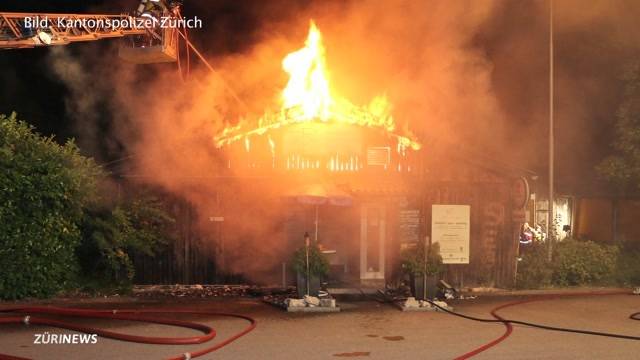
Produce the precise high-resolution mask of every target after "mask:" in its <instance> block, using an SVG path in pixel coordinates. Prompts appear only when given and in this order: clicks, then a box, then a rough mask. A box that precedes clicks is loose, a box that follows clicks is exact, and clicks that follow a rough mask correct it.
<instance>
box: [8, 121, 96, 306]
mask: <svg viewBox="0 0 640 360" xmlns="http://www.w3.org/2000/svg"><path fill="white" fill-rule="evenodd" d="M0 169H2V171H0V269H2V270H1V271H0V298H4V299H18V298H24V297H46V296H50V295H52V294H54V293H56V292H57V291H59V290H61V289H63V288H65V287H67V286H68V285H70V281H71V280H72V279H73V278H74V276H75V272H76V270H77V262H76V258H75V255H74V250H75V248H76V246H77V245H78V243H79V242H80V230H79V224H80V222H81V220H82V209H83V207H84V206H85V205H86V204H87V203H89V202H91V201H93V200H94V199H95V195H96V179H98V177H99V176H100V175H101V174H102V172H101V170H100V168H99V167H98V166H97V165H95V163H94V162H93V160H91V159H89V158H86V157H84V156H82V155H80V153H79V150H78V148H77V147H76V145H75V144H74V143H73V142H68V143H66V144H65V145H59V144H58V143H56V142H55V141H54V140H53V138H52V137H43V136H40V135H39V134H37V133H35V132H34V131H33V128H32V127H31V126H29V125H28V124H26V123H25V122H22V121H19V120H17V119H16V118H15V114H14V115H11V116H10V117H6V116H4V115H0Z"/></svg>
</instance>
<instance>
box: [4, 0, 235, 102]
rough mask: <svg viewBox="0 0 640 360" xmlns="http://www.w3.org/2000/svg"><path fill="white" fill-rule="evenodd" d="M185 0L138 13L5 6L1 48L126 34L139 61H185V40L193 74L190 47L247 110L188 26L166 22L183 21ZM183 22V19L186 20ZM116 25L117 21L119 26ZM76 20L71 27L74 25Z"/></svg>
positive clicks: (160, 2) (155, 2)
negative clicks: (12, 9) (14, 9)
mask: <svg viewBox="0 0 640 360" xmlns="http://www.w3.org/2000/svg"><path fill="white" fill-rule="evenodd" d="M181 9H182V1H181V0H140V3H139V5H138V8H137V9H136V11H135V13H134V14H133V15H129V14H119V15H104V14H46V13H11V12H2V11H0V50H2V49H23V48H34V47H41V46H54V45H67V44H71V43H75V42H82V41H95V40H100V39H109V38H126V40H127V41H126V42H125V43H124V44H123V45H121V46H120V48H119V51H118V54H119V56H120V58H122V59H124V60H126V61H129V62H132V63H136V64H151V63H161V62H177V63H178V70H179V72H180V75H181V76H182V70H181V65H180V52H179V49H180V39H182V40H183V42H184V44H185V49H186V74H187V75H188V74H189V50H191V51H192V52H193V53H194V54H195V55H196V56H197V57H198V58H199V59H200V60H201V61H202V63H203V64H204V65H205V66H206V67H207V69H209V71H211V72H212V73H213V74H215V75H216V76H217V77H218V78H219V79H220V80H221V81H222V83H223V84H224V86H225V88H226V89H227V91H228V92H229V94H230V95H231V96H232V97H233V98H234V99H235V100H236V101H237V102H238V103H239V104H240V105H241V107H242V108H243V109H244V110H247V106H246V104H245V103H244V102H243V101H242V100H241V99H240V97H239V96H238V95H237V94H236V92H235V91H234V90H233V89H232V88H231V87H230V86H229V84H228V83H227V82H226V81H224V79H222V77H221V76H220V75H219V74H218V73H217V72H216V71H215V70H214V69H213V67H212V66H211V64H209V62H208V61H207V59H205V57H204V56H203V55H202V54H201V53H200V51H198V49H196V47H195V46H194V45H193V44H192V43H191V42H190V41H189V39H188V36H187V29H186V28H185V27H184V26H162V25H163V23H164V22H163V21H162V20H166V19H169V20H172V21H169V22H174V21H175V23H178V24H181V22H180V21H179V20H183V18H182V14H181ZM182 23H184V22H182ZM114 24H116V25H117V26H114ZM70 25H71V26H70Z"/></svg>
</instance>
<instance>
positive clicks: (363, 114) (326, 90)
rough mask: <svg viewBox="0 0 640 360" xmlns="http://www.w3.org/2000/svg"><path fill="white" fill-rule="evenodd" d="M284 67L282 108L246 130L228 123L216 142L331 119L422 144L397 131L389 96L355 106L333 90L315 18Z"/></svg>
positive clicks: (413, 145) (405, 144)
mask: <svg viewBox="0 0 640 360" xmlns="http://www.w3.org/2000/svg"><path fill="white" fill-rule="evenodd" d="M282 68H283V69H284V71H286V72H287V73H288V74H289V82H288V83H287V86H286V87H285V88H284V90H283V91H282V97H281V100H282V104H281V108H280V111H279V112H275V113H274V112H267V113H265V115H263V116H262V117H261V118H260V119H259V120H258V126H257V128H254V129H252V130H248V131H247V130H243V128H244V124H242V123H240V124H238V125H236V126H232V127H227V128H226V129H224V130H223V132H222V133H221V134H220V135H219V136H217V137H216V138H215V140H216V145H217V146H223V145H225V144H230V143H233V142H235V141H238V140H241V139H243V138H245V140H246V139H248V138H249V137H250V136H252V135H262V134H264V133H265V132H267V131H269V130H272V129H276V128H279V127H281V126H283V125H287V124H292V123H296V122H302V121H323V122H329V121H332V122H340V123H347V124H354V125H360V126H367V127H373V128H381V129H383V130H384V131H386V132H387V134H388V135H389V136H390V137H393V138H396V139H397V141H398V146H399V147H403V148H412V149H414V150H417V149H419V148H420V144H419V143H417V142H416V141H414V140H412V139H410V138H409V137H407V136H402V135H398V134H396V133H395V130H396V125H395V122H394V120H393V117H392V116H391V104H390V103H389V101H388V99H387V97H386V96H377V97H375V98H374V99H373V100H372V101H371V103H369V105H368V106H356V105H354V104H352V103H351V102H349V101H348V100H346V99H344V98H341V97H339V96H337V95H335V94H332V93H331V87H330V84H329V73H328V71H327V65H326V58H325V49H324V46H323V44H322V34H321V33H320V30H319V29H318V27H317V26H316V24H315V23H314V22H313V20H312V21H311V23H310V26H309V35H308V36H307V40H306V41H305V46H304V47H303V48H302V49H299V50H296V51H294V52H292V53H289V54H288V55H287V56H286V57H285V58H284V60H283V61H282Z"/></svg>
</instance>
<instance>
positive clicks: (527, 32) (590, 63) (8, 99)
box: [0, 0, 640, 181]
mask: <svg viewBox="0 0 640 360" xmlns="http://www.w3.org/2000/svg"><path fill="white" fill-rule="evenodd" d="M185 3H186V4H185V6H184V9H183V14H185V15H187V16H193V15H195V14H197V15H198V17H200V18H202V19H203V23H204V28H203V29H201V30H198V31H197V32H192V40H193V42H194V43H195V44H196V46H198V47H199V48H200V49H201V50H202V51H203V53H205V54H206V55H207V56H208V57H216V56H224V55H227V54H233V53H241V52H243V51H244V50H245V49H246V48H247V47H249V46H251V45H252V44H253V43H254V42H255V41H256V39H257V38H258V37H257V33H258V31H260V26H261V23H262V21H263V20H264V19H265V18H269V19H270V21H274V19H275V20H276V21H282V22H286V20H287V18H288V17H289V16H295V14H296V12H297V11H299V10H301V9H304V8H305V7H307V6H309V3H310V2H309V1H258V0H255V1H237V0H229V1H204V0H202V1H196V0H192V1H189V0H187V1H185ZM535 3H536V2H535V1H499V2H498V4H499V6H497V7H496V9H497V10H496V11H494V12H493V13H492V15H491V17H490V19H489V21H487V22H486V23H485V24H483V25H482V26H481V27H479V28H478V29H477V31H476V36H475V37H474V38H473V40H472V42H471V43H470V44H469V46H472V47H476V48H478V49H480V50H481V51H482V52H484V53H485V54H486V57H487V59H489V60H490V61H491V63H492V64H493V69H494V70H493V72H492V82H493V87H494V90H495V93H496V96H497V99H498V103H499V104H500V106H501V107H502V108H503V110H504V111H505V113H506V114H507V116H508V117H509V118H510V120H511V121H510V124H511V125H510V128H509V129H508V131H510V134H511V135H510V136H512V137H513V142H512V144H513V146H534V147H539V151H537V152H538V153H539V154H538V156H537V157H534V158H530V159H526V160H523V163H521V164H518V165H521V166H522V167H527V168H531V169H534V170H537V171H539V172H541V173H544V172H545V167H546V156H547V155H546V138H545V136H546V133H547V131H548V128H547V122H546V121H547V119H546V116H547V112H548V110H547V109H548V82H547V78H548V69H549V68H548V52H547V51H548V42H547V39H548V33H547V32H546V31H547V26H548V22H547V20H546V19H545V18H544V17H543V16H537V17H536V16H532V15H531V14H532V12H533V11H534V9H535V8H536V5H535ZM557 3H558V8H559V9H558V13H559V14H558V22H559V24H558V26H557V34H556V50H555V51H556V69H555V71H556V74H557V85H556V109H557V113H556V119H557V128H556V130H557V134H558V145H557V146H558V154H559V155H558V172H559V174H560V176H561V177H563V178H565V179H568V181H571V179H578V178H581V177H584V176H585V175H591V174H593V166H594V165H595V164H597V163H598V162H599V161H600V160H601V159H602V158H603V157H604V156H605V155H606V154H607V153H608V152H609V151H610V143H611V141H612V135H613V131H612V125H613V124H614V121H615V111H616V109H617V107H618V105H619V103H620V95H621V93H622V89H623V83H622V81H621V80H620V78H621V75H622V73H623V71H624V69H625V68H626V67H628V66H629V65H630V64H632V63H633V62H634V61H637V60H636V59H637V58H638V57H639V55H640V41H639V40H637V39H635V40H634V39H633V38H637V37H638V36H637V34H639V33H640V25H637V23H638V22H637V19H638V18H639V17H638V15H640V2H637V1H611V2H610V3H611V4H612V5H611V8H613V9H614V10H615V11H612V14H613V15H609V16H602V17H598V16H594V17H593V18H588V17H587V20H581V21H580V22H572V21H571V19H572V17H570V16H568V15H567V14H563V13H562V11H563V9H565V10H564V11H565V12H566V11H567V10H566V9H570V8H572V7H574V6H583V4H584V3H582V2H580V1H577V2H576V1H574V0H566V1H558V2H557ZM606 3H607V2H605V4H606ZM599 4H600V5H602V4H603V2H599ZM136 6H137V1H134V0H120V1H106V0H104V1H97V0H94V1H91V0H87V1H79V0H68V1H33V0H20V1H3V2H2V4H1V5H0V10H3V11H20V12H68V13H86V12H100V13H122V12H130V11H133V10H134V9H135V7H136ZM616 14H627V15H628V16H624V17H622V18H617V17H616V16H617V15H616ZM632 34H636V36H633V35H632ZM221 35H222V36H221ZM205 38H206V39H207V40H206V41H205V40H204V39H205ZM211 39H215V41H211ZM110 41H117V40H103V41H97V42H91V43H78V44H73V45H69V46H68V48H69V49H70V50H71V51H72V53H78V54H80V53H81V50H82V51H96V52H98V51H104V50H105V49H106V48H107V46H108V44H107V43H108V42H110ZM514 44H516V45H514ZM80 48H82V49H80ZM87 49H88V50H87ZM49 51H50V50H49V49H47V48H37V49H24V50H7V51H2V52H0V67H1V69H2V70H1V71H0V113H7V114H8V113H10V112H11V111H16V112H17V113H18V114H19V117H20V118H21V119H24V120H26V121H28V122H30V123H32V124H33V125H35V126H36V128H37V130H38V131H39V132H41V133H43V134H46V135H50V134H53V135H55V136H56V138H57V139H59V140H60V141H62V140H65V139H67V138H69V137H77V136H79V134H80V132H79V131H78V129H77V128H76V127H75V126H74V125H73V124H72V122H71V121H70V120H68V119H69V115H68V114H67V109H66V106H65V98H66V96H67V95H68V94H69V91H68V89H67V88H66V86H65V85H64V83H63V82H62V81H61V80H60V79H58V78H56V77H55V75H52V74H51V72H50V71H49V69H48V65H47V61H46V57H47V54H48V52H49ZM514 55H519V56H514ZM151 69H153V68H151ZM150 71H152V70H150ZM576 89H578V90H576ZM108 117H109V114H106V115H105V118H106V119H107V120H106V121H108ZM520 137H521V138H522V141H521V142H520V141H519V140H518V138H520ZM525 138H526V139H525ZM519 144H521V145H519ZM92 155H96V156H97V157H98V158H99V159H103V160H110V159H113V158H114V157H117V156H119V155H122V154H117V153H116V154H113V153H110V154H106V155H105V154H92Z"/></svg>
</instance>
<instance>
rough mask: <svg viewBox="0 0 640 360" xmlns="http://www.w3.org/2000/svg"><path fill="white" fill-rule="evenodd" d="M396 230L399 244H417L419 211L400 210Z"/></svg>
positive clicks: (418, 237)
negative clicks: (397, 229)
mask: <svg viewBox="0 0 640 360" xmlns="http://www.w3.org/2000/svg"><path fill="white" fill-rule="evenodd" d="M398 228H399V234H398V235H399V238H400V242H401V243H417V242H418V240H419V239H420V210H418V209H403V210H400V212H399V219H398Z"/></svg>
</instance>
